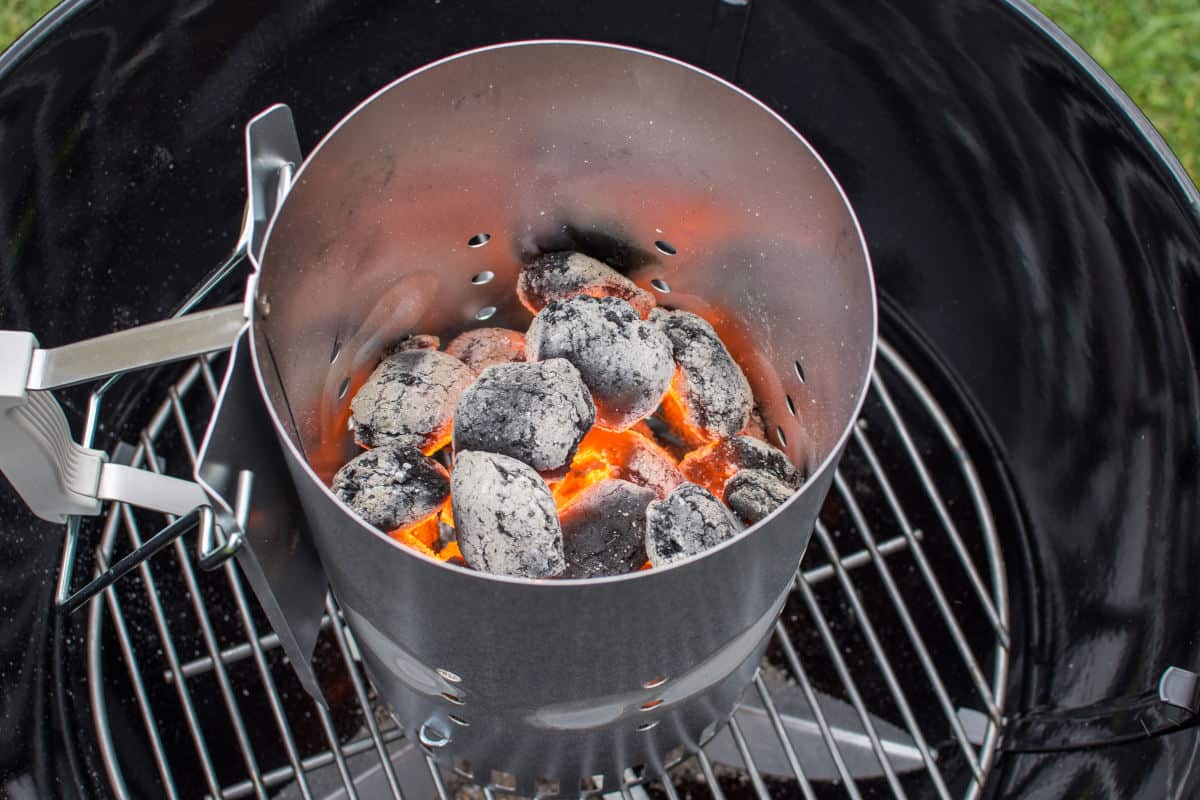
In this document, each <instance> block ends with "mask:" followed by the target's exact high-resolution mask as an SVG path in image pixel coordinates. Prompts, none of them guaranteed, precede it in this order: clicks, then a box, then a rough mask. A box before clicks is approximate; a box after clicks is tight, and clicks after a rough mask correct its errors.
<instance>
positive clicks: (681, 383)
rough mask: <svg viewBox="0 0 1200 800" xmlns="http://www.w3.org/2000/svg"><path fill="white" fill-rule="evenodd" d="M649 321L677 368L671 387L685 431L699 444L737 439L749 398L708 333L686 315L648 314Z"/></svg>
mask: <svg viewBox="0 0 1200 800" xmlns="http://www.w3.org/2000/svg"><path fill="white" fill-rule="evenodd" d="M650 321H651V322H653V323H654V324H655V325H657V326H658V327H659V328H660V329H661V330H662V331H663V332H664V333H665V334H666V335H667V337H668V338H669V339H670V340H671V348H672V353H673V355H674V358H675V363H677V364H678V365H679V371H678V372H677V373H676V374H675V378H674V380H673V381H672V386H673V387H674V388H675V394H676V395H677V396H678V400H679V402H680V403H682V406H683V407H682V409H680V410H679V412H678V413H679V414H680V415H681V416H682V421H683V423H684V426H685V430H686V431H687V432H688V433H691V432H692V431H698V432H699V433H700V434H701V437H702V438H703V439H717V438H721V437H726V436H733V435H735V434H737V433H740V432H741V431H742V430H743V429H744V428H745V427H746V425H747V423H749V422H750V412H751V411H752V410H753V408H754V394H753V392H752V391H751V390H750V382H749V381H748V380H746V376H745V375H744V374H743V373H742V368H741V367H739V366H738V364H737V362H736V361H734V360H733V356H731V355H730V354H729V351H728V350H727V349H726V348H725V344H724V343H723V342H722V341H721V339H720V337H718V336H717V332H716V331H714V330H713V327H712V326H711V325H709V324H708V322H707V321H705V320H704V319H703V318H701V317H698V316H696V315H695V314H692V313H690V312H687V311H668V310H666V309H662V308H656V309H654V311H652V312H651V313H650Z"/></svg>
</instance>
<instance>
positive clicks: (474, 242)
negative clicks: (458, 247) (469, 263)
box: [467, 233, 492, 247]
mask: <svg viewBox="0 0 1200 800" xmlns="http://www.w3.org/2000/svg"><path fill="white" fill-rule="evenodd" d="M491 240H492V235H491V234H490V233H477V234H475V235H474V236H472V237H471V238H470V239H467V247H483V246H484V245H485V244H487V243H488V242H490V241H491Z"/></svg>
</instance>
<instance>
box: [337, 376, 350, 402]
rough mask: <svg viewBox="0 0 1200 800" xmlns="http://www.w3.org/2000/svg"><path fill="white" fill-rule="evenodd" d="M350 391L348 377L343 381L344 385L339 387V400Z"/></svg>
mask: <svg viewBox="0 0 1200 800" xmlns="http://www.w3.org/2000/svg"><path fill="white" fill-rule="evenodd" d="M348 391H350V379H349V378H346V379H344V380H343V381H342V385H341V386H339V387H338V400H341V399H342V398H343V397H345V396H346V392H348Z"/></svg>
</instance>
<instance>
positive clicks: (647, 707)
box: [640, 697, 663, 711]
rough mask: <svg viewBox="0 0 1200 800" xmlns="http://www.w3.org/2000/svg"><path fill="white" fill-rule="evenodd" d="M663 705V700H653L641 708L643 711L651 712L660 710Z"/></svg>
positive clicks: (643, 704)
mask: <svg viewBox="0 0 1200 800" xmlns="http://www.w3.org/2000/svg"><path fill="white" fill-rule="evenodd" d="M662 703H663V701H662V698H661V697H660V698H658V699H657V700H651V701H649V702H646V703H642V705H641V706H640V708H641V709H642V711H650V710H651V709H655V708H658V707H659V706H661V705H662Z"/></svg>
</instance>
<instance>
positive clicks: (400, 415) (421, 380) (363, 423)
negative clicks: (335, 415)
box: [350, 349, 475, 452]
mask: <svg viewBox="0 0 1200 800" xmlns="http://www.w3.org/2000/svg"><path fill="white" fill-rule="evenodd" d="M474 380H475V373H473V372H472V371H471V370H470V369H469V368H468V367H467V365H466V364H464V363H462V362H461V361H459V360H458V359H457V358H454V357H453V356H448V355H446V354H445V353H442V352H439V351H437V350H425V349H418V350H402V351H400V352H398V353H393V354H391V355H389V356H387V357H386V358H384V359H383V361H381V362H379V366H377V367H376V368H375V371H374V372H372V373H371V376H370V377H369V378H367V381H366V383H364V384H363V385H362V388H360V389H359V390H358V392H357V393H355V395H354V399H353V400H351V401H350V412H351V415H352V416H351V417H350V426H351V429H352V430H353V431H354V440H355V441H356V442H358V443H359V444H360V445H362V446H363V447H377V446H379V445H384V444H399V445H406V446H408V447H416V448H417V449H419V450H421V451H423V452H429V451H430V450H431V449H434V448H436V447H437V446H438V445H439V443H441V442H442V441H444V440H445V439H446V438H447V437H448V436H449V433H450V421H451V417H452V416H453V414H454V404H455V403H457V402H458V397H459V395H461V394H462V392H463V390H464V389H466V388H467V386H469V385H470V384H471V382H472V381H474Z"/></svg>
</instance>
